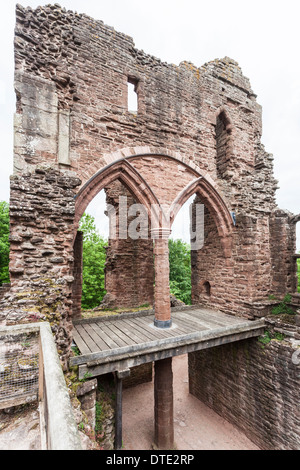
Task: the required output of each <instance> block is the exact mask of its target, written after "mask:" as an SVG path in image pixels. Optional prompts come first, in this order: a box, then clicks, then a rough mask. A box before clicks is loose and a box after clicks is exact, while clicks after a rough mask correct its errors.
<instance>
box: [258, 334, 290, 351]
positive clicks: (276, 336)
mask: <svg viewBox="0 0 300 470" xmlns="http://www.w3.org/2000/svg"><path fill="white" fill-rule="evenodd" d="M284 338H285V336H284V335H283V334H282V333H278V332H273V333H271V332H270V331H269V330H266V331H265V334H264V335H263V336H260V337H259V338H258V342H259V343H260V344H261V346H262V348H264V347H265V346H266V345H267V344H269V343H270V342H271V341H272V340H276V341H283V340H284Z"/></svg>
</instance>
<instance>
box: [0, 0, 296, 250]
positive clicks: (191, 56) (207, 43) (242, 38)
mask: <svg viewBox="0 0 300 470" xmlns="http://www.w3.org/2000/svg"><path fill="white" fill-rule="evenodd" d="M19 3H21V4H22V5H23V6H28V5H29V6H31V7H32V8H35V7H37V6H39V5H45V4H47V3H50V2H49V1H46V2H42V1H36V0H27V1H26V2H25V1H22V0H20V2H19ZM53 3H55V0H54V2H53ZM58 3H59V4H60V5H61V6H62V7H65V8H66V9H69V10H73V11H74V10H75V11H77V12H78V13H86V14H87V15H90V16H92V17H93V18H94V19H98V20H102V21H104V23H106V24H108V25H110V26H113V27H114V28H115V29H116V30H117V31H120V32H122V33H125V34H127V35H129V36H131V37H132V38H133V40H134V42H135V45H136V47H137V48H138V49H142V50H144V51H145V52H146V53H147V54H151V55H154V56H155V57H158V58H160V59H161V60H163V61H165V62H168V63H174V64H177V65H178V64H179V63H180V62H181V61H183V60H186V61H190V62H193V64H194V65H195V66H197V67H200V66H201V65H203V64H204V63H205V62H208V61H210V60H213V59H216V58H222V57H225V56H229V57H231V58H232V59H234V60H236V61H237V62H238V63H239V65H240V66H241V68H242V70H243V73H244V75H246V77H248V78H249V79H250V83H251V86H252V89H253V91H254V93H255V94H257V95H258V97H257V101H258V102H259V104H261V105H262V107H263V138H262V142H263V144H264V145H265V147H266V150H267V151H268V152H270V153H272V154H273V155H274V170H275V177H276V178H277V179H278V180H279V186H280V189H279V190H278V191H277V203H278V206H279V207H280V208H282V209H287V210H289V211H291V212H293V213H295V214H296V213H299V212H300V202H299V201H300V184H299V177H300V158H299V157H300V155H299V153H300V60H299V56H300V53H299V50H300V26H299V18H300V2H299V0H285V1H284V2H283V1H282V0H280V1H278V0H252V1H251V2H250V1H249V2H248V1H245V0H226V1H224V0H213V1H211V2H208V1H207V0H205V1H202V0H185V1H182V0H151V1H145V0H109V1H108V0H105V1H104V0H85V1H84V2H83V1H78V0H61V1H60V2H58ZM14 25H15V1H12V0H5V2H2V3H1V18H0V44H1V61H0V138H1V172H0V200H7V201H8V199H9V176H10V174H11V173H12V154H13V113H14V110H15V96H14V89H13V35H14ZM298 226H300V224H298ZM299 228H300V227H298V233H299V235H298V242H297V244H298V245H300V230H299ZM299 249H300V246H299Z"/></svg>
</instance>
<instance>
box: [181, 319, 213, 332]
mask: <svg viewBox="0 0 300 470" xmlns="http://www.w3.org/2000/svg"><path fill="white" fill-rule="evenodd" d="M174 322H175V323H176V324H177V325H178V326H179V327H180V328H181V329H184V330H185V332H186V334H189V333H192V332H196V331H204V330H210V329H211V328H209V327H208V326H206V325H203V324H202V323H201V324H194V323H189V321H188V320H186V319H184V318H176V319H174Z"/></svg>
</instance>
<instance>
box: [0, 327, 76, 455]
mask: <svg viewBox="0 0 300 470" xmlns="http://www.w3.org/2000/svg"><path fill="white" fill-rule="evenodd" d="M35 400H38V401H39V412H40V435H41V449H42V450H80V449H81V442H80V438H79V433H78V428H77V425H76V422H75V418H74V414H73V409H72V405H71V401H70V397H69V392H68V389H67V386H66V382H65V378H64V374H63V371H62V368H61V365H60V361H59V357H58V354H57V350H56V344H55V341H54V338H53V335H52V332H51V327H50V324H49V323H47V322H43V323H29V324H24V325H23V324H22V325H13V326H5V327H3V326H2V327H1V326H0V409H3V408H9V407H12V406H17V405H20V404H23V403H29V402H32V401H35Z"/></svg>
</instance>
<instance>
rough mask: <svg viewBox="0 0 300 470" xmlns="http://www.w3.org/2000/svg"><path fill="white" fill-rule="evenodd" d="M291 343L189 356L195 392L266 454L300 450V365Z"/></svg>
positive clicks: (245, 344)
mask: <svg viewBox="0 0 300 470" xmlns="http://www.w3.org/2000/svg"><path fill="white" fill-rule="evenodd" d="M294 352H295V348H293V347H291V345H290V344H289V343H288V342H285V341H284V342H280V341H275V340H273V341H271V342H270V343H269V344H267V345H265V346H264V347H263V346H262V344H261V343H259V342H258V340H257V338H255V339H251V340H245V341H239V342H237V343H232V344H229V345H224V346H218V347H216V348H212V349H209V350H208V351H205V350H204V351H198V352H195V353H191V354H189V380H190V393H192V394H193V395H194V396H196V397H197V398H198V399H200V400H201V401H202V402H204V403H206V404H207V405H208V406H210V407H211V408H212V409H214V410H215V411H216V412H217V413H218V414H220V415H221V416H222V417H223V418H224V419H226V420H228V421H229V422H231V423H233V424H234V425H235V426H237V427H238V428H239V429H241V430H242V431H243V432H245V434H246V435H247V436H248V437H249V438H250V439H251V440H252V441H253V442H254V443H256V444H257V445H258V446H259V447H260V448H261V449H263V450H299V448H300V433H299V429H300V426H299V424H300V422H299V417H300V414H299V399H300V397H299V365H297V364H294V363H293V361H292V356H293V353H294Z"/></svg>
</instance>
